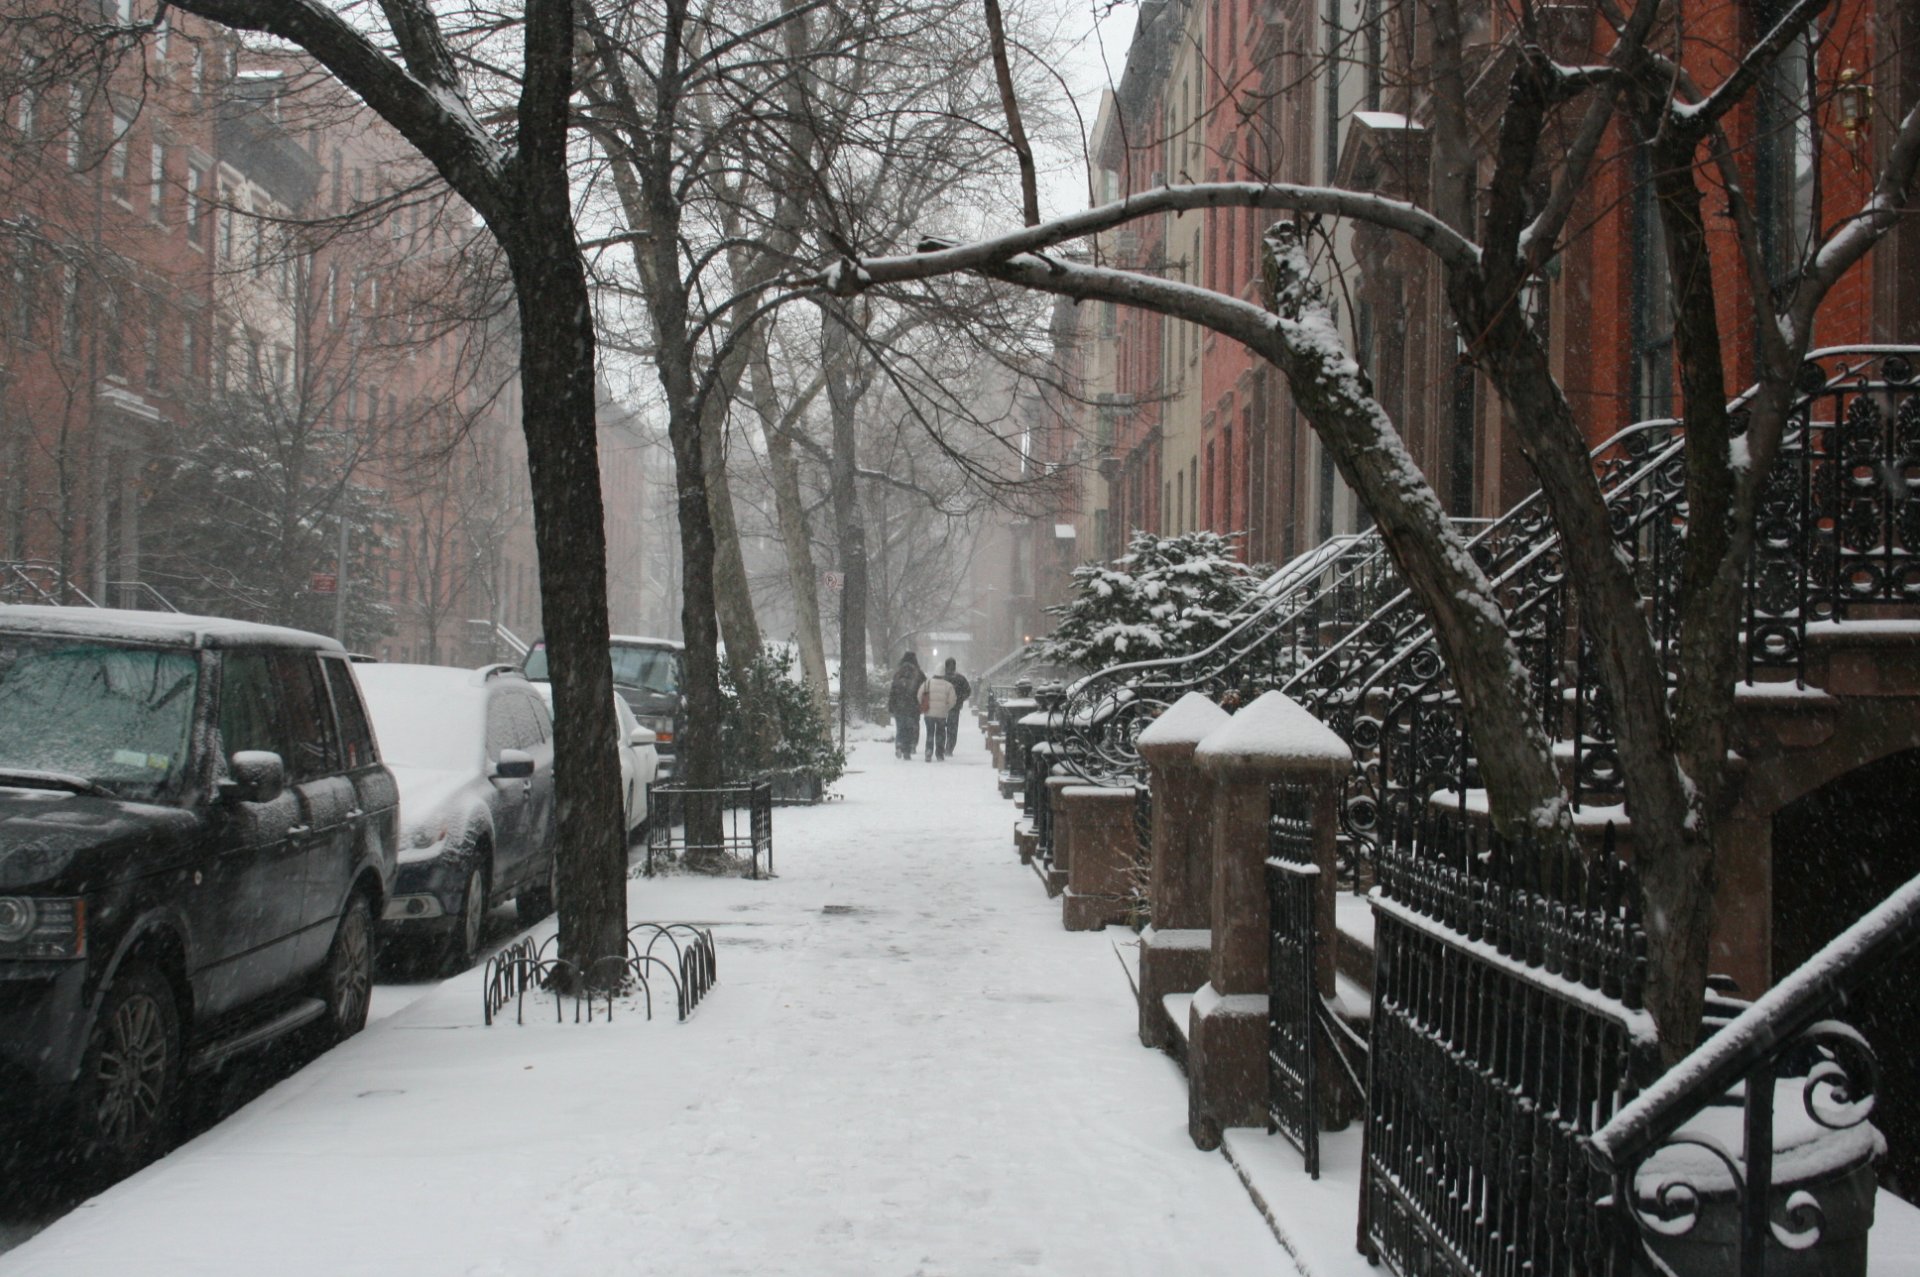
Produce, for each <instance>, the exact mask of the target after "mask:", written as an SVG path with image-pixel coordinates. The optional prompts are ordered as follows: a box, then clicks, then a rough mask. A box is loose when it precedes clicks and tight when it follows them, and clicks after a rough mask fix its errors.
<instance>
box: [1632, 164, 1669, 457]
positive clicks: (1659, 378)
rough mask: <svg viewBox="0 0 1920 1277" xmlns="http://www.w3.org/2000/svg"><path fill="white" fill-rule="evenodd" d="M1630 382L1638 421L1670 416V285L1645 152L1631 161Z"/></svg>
mask: <svg viewBox="0 0 1920 1277" xmlns="http://www.w3.org/2000/svg"><path fill="white" fill-rule="evenodd" d="M1634 176H1635V178H1636V179H1637V181H1636V182H1635V185H1634V194H1633V227H1634V235H1633V267H1634V269H1633V320H1632V336H1633V354H1634V361H1633V383H1634V398H1635V400H1636V404H1637V407H1638V409H1639V416H1640V419H1641V420H1643V421H1644V420H1649V419H1652V418H1655V417H1666V416H1671V415H1672V413H1673V281H1672V275H1671V273H1670V272H1669V270H1668V268H1667V236H1666V232H1665V230H1664V229H1663V228H1662V227H1661V225H1660V207H1659V201H1658V200H1656V199H1655V198H1654V194H1653V174H1652V172H1651V165H1650V163H1649V160H1648V157H1647V153H1646V152H1645V151H1644V150H1642V151H1639V152H1637V153H1636V155H1635V157H1634Z"/></svg>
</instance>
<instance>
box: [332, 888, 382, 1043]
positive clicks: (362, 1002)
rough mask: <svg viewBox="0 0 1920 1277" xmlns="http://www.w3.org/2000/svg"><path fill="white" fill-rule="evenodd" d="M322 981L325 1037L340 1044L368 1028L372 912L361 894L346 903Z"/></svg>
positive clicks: (334, 934) (371, 979)
mask: <svg viewBox="0 0 1920 1277" xmlns="http://www.w3.org/2000/svg"><path fill="white" fill-rule="evenodd" d="M321 978H322V985H321V997H322V999H323V1000H324V1001H325V1002H326V1004H327V1014H326V1018H325V1020H324V1021H323V1024H324V1026H325V1029H326V1036H327V1039H328V1040H329V1041H331V1042H340V1041H343V1040H345V1039H347V1038H350V1037H352V1036H353V1035H354V1034H356V1033H358V1032H359V1031H360V1030H361V1029H363V1028H365V1027H366V1026H367V1006H368V1003H369V1002H371V1001H372V997H373V911H372V910H371V909H369V908H368V907H367V898H366V897H365V896H364V895H361V894H360V893H358V892H355V893H354V896H353V898H352V899H351V900H349V901H348V902H347V911H346V913H344V914H342V915H341V917H340V929H339V930H338V931H336V932H334V933H333V948H332V949H330V950H328V951H327V965H326V969H325V971H324V972H322V977H321Z"/></svg>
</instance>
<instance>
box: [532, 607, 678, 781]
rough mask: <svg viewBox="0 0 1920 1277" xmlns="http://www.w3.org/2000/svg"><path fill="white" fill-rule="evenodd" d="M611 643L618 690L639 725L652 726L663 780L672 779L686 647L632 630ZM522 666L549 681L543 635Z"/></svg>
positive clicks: (537, 678) (537, 679) (535, 679)
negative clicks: (647, 636)
mask: <svg viewBox="0 0 1920 1277" xmlns="http://www.w3.org/2000/svg"><path fill="white" fill-rule="evenodd" d="M607 646H608V647H609V648H610V649H611V650H612V654H613V686H614V690H615V691H617V692H619V693H620V695H621V697H622V698H623V699H625V701H626V702H627V707H628V708H629V709H631V710H632V711H633V716H634V717H635V718H637V719H639V720H640V725H641V726H642V727H646V728H650V729H651V730H652V732H653V747H654V750H655V751H656V752H657V753H658V755H659V757H660V779H661V780H670V779H671V778H672V777H673V773H674V766H675V763H676V761H677V755H678V752H679V741H680V734H681V732H682V731H683V730H684V729H685V728H686V711H685V708H684V707H683V705H682V703H681V700H680V683H681V677H680V675H681V666H682V662H683V660H684V655H683V653H684V652H685V648H684V646H683V645H682V644H680V643H676V642H674V641H673V640H672V639H661V638H642V637H640V636H638V635H634V634H616V635H614V636H613V637H612V638H610V639H608V640H607ZM523 669H524V672H525V673H526V676H527V677H528V678H529V679H530V680H532V681H533V682H536V683H545V682H549V681H551V679H552V675H550V674H549V673H548V672H547V644H546V640H545V639H542V640H541V641H539V642H537V643H535V644H534V645H533V647H532V649H531V650H530V651H528V653H527V659H526V663H525V665H524V667H523Z"/></svg>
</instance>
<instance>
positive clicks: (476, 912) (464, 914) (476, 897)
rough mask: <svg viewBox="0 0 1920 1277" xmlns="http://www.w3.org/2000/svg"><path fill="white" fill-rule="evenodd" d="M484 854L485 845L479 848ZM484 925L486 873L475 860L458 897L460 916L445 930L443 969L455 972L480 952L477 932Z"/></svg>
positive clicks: (480, 932) (485, 913) (484, 929)
mask: <svg viewBox="0 0 1920 1277" xmlns="http://www.w3.org/2000/svg"><path fill="white" fill-rule="evenodd" d="M480 855H481V856H482V857H484V856H485V855H486V848H484V847H482V848H481V849H480ZM486 928H487V875H486V873H485V871H484V870H482V869H481V867H480V865H479V864H478V863H475V864H473V865H471V866H469V867H468V869H467V887H466V890H465V892H463V893H462V896H461V900H460V916H459V917H458V918H456V919H455V920H454V924H453V930H452V931H450V932H449V933H448V934H447V959H446V973H447V974H448V975H457V974H458V973H460V972H462V971H465V970H466V969H467V968H468V967H470V966H472V965H473V961H474V959H475V958H476V957H478V956H479V954H480V936H481V934H482V933H483V932H485V931H486Z"/></svg>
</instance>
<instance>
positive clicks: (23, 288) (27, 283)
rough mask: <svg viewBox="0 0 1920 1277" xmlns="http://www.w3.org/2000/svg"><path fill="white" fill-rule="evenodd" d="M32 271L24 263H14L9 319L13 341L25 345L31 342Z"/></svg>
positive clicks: (32, 307) (32, 308)
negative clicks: (11, 304)
mask: <svg viewBox="0 0 1920 1277" xmlns="http://www.w3.org/2000/svg"><path fill="white" fill-rule="evenodd" d="M33 283H34V277H33V271H32V270H30V269H29V268H28V267H27V265H26V263H24V262H16V263H15V264H14V267H13V307H12V314H11V315H10V316H9V318H10V319H11V320H12V331H13V339H14V340H15V341H17V342H20V343H21V344H22V345H25V344H26V343H28V342H31V341H32V340H33V310H34V296H33Z"/></svg>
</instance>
